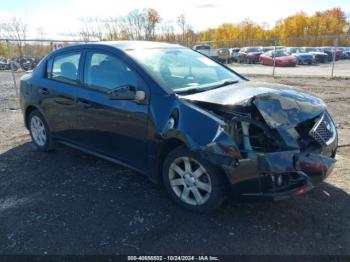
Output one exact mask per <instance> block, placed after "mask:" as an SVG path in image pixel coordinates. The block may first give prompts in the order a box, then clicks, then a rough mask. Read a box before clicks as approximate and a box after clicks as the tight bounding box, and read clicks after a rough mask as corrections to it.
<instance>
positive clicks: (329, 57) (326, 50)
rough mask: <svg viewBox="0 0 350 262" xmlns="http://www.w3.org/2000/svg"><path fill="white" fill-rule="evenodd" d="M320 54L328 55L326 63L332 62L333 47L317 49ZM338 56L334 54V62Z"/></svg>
mask: <svg viewBox="0 0 350 262" xmlns="http://www.w3.org/2000/svg"><path fill="white" fill-rule="evenodd" d="M318 49H319V50H320V51H321V52H323V53H326V54H327V55H328V61H329V62H330V61H332V60H333V52H334V50H333V47H329V46H321V47H319V48H318ZM337 53H338V54H337ZM339 56H340V53H339V52H336V54H335V60H339Z"/></svg>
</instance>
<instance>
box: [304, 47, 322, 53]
mask: <svg viewBox="0 0 350 262" xmlns="http://www.w3.org/2000/svg"><path fill="white" fill-rule="evenodd" d="M305 50H306V52H318V51H319V50H318V49H317V48H312V47H307V48H305Z"/></svg>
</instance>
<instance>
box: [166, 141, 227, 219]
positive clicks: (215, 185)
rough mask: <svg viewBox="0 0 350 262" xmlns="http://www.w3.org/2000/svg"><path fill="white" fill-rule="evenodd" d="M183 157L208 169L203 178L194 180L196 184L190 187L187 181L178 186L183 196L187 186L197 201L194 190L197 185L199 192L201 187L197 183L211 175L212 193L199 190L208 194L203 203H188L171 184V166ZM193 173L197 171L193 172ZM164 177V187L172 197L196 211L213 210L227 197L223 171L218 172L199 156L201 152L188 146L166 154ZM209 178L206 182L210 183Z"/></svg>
mask: <svg viewBox="0 0 350 262" xmlns="http://www.w3.org/2000/svg"><path fill="white" fill-rule="evenodd" d="M181 158H189V159H190V160H191V161H193V163H194V165H196V164H200V165H201V166H202V167H203V168H204V170H205V171H206V172H205V173H203V175H200V177H201V178H197V179H198V180H196V182H194V183H195V184H194V185H192V186H190V187H189V186H188V185H186V184H185V183H184V185H179V186H178V188H180V187H182V188H183V191H182V193H181V196H182V195H183V193H184V190H185V187H187V188H188V189H187V190H189V191H190V193H189V194H188V196H192V197H193V198H195V199H196V200H195V201H197V197H195V194H194V193H193V192H194V191H192V190H193V189H194V187H196V188H197V189H196V191H197V192H198V188H199V187H197V185H198V184H197V183H198V182H199V183H200V182H202V181H200V180H201V179H204V178H206V177H207V176H208V177H209V179H208V180H209V183H210V184H211V186H210V188H211V191H210V193H208V192H206V191H202V190H201V189H199V191H200V192H201V195H202V193H203V192H204V194H207V195H206V196H205V197H204V198H206V201H205V202H203V203H201V204H199V203H198V202H197V203H196V204H189V203H186V201H185V200H182V199H181V197H180V196H179V195H178V194H177V193H175V190H174V189H173V188H172V186H171V182H170V180H171V179H170V172H172V171H171V169H170V168H171V166H172V164H173V163H175V161H178V159H181ZM191 163H192V162H191ZM198 167H199V166H197V168H196V170H197V169H198ZM192 168H193V164H191V169H192ZM182 171H185V170H182ZM192 173H195V172H192ZM203 176H204V177H203ZM179 177H180V179H183V177H184V176H179ZM162 178H163V184H164V187H165V189H166V191H167V193H168V195H169V196H170V198H171V199H172V200H173V201H174V202H175V203H177V204H179V205H180V206H182V207H185V208H187V209H189V210H191V211H196V212H210V211H213V210H214V209H216V208H218V207H219V206H220V205H221V204H222V202H223V201H224V200H225V198H226V197H227V185H226V184H225V181H226V180H225V179H224V176H223V174H222V172H218V170H217V169H216V168H215V167H214V166H212V165H211V164H210V163H208V162H207V161H205V160H204V159H203V158H202V157H200V156H199V154H197V153H195V152H192V151H190V150H189V149H188V148H187V147H186V146H179V147H177V148H175V149H174V150H173V151H171V152H170V153H169V154H168V155H167V156H166V158H165V160H164V163H163V170H162ZM208 180H207V181H206V182H204V183H208ZM183 181H184V182H185V179H183ZM191 188H192V189H191ZM180 190H181V189H180Z"/></svg>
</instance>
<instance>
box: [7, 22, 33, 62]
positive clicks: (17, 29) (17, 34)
mask: <svg viewBox="0 0 350 262" xmlns="http://www.w3.org/2000/svg"><path fill="white" fill-rule="evenodd" d="M1 28H2V31H1V32H2V36H3V37H4V38H8V39H12V40H15V41H16V45H17V47H18V51H19V54H20V55H21V56H22V55H23V46H24V42H25V40H26V36H27V31H28V25H27V23H26V22H25V21H23V19H22V18H19V17H12V18H10V19H9V20H8V21H7V22H4V23H2V24H1Z"/></svg>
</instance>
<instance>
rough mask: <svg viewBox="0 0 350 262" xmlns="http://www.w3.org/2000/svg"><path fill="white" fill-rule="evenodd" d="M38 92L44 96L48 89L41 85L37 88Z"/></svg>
mask: <svg viewBox="0 0 350 262" xmlns="http://www.w3.org/2000/svg"><path fill="white" fill-rule="evenodd" d="M39 93H40V94H42V95H45V96H46V95H48V94H49V90H48V89H47V88H46V87H41V88H39Z"/></svg>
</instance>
